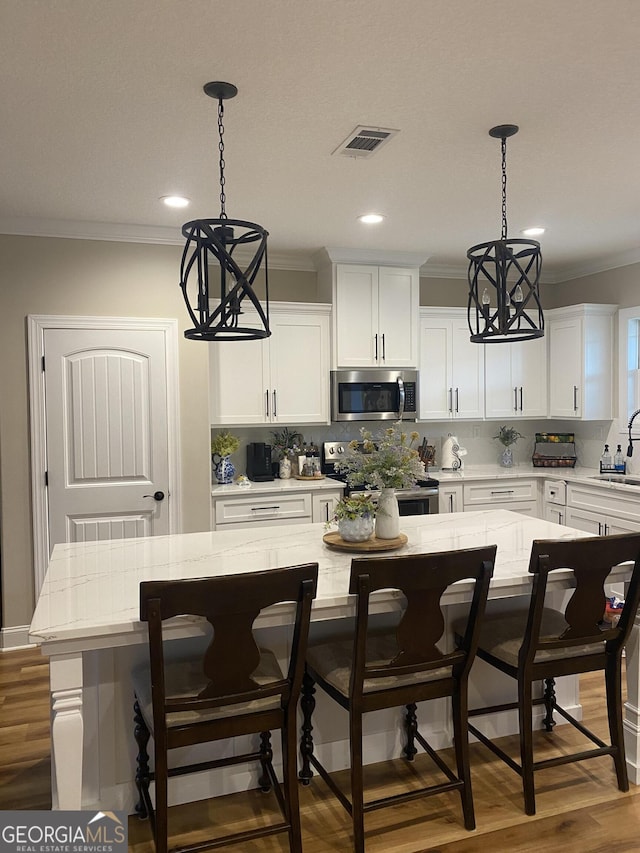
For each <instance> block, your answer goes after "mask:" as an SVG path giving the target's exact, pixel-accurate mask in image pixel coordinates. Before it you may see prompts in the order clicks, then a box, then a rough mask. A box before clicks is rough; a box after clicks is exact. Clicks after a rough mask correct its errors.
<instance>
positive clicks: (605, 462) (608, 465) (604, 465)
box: [600, 444, 613, 472]
mask: <svg viewBox="0 0 640 853" xmlns="http://www.w3.org/2000/svg"><path fill="white" fill-rule="evenodd" d="M612 470H613V463H612V460H611V453H610V452H609V445H608V444H605V446H604V451H603V453H602V456H601V457H600V471H604V472H606V471H612Z"/></svg>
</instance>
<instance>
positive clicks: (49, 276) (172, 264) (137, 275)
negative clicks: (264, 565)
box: [0, 235, 640, 627]
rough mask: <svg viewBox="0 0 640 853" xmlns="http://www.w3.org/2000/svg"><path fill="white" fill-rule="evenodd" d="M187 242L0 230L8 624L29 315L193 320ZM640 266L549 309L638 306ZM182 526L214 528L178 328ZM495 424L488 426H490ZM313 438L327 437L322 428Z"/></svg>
mask: <svg viewBox="0 0 640 853" xmlns="http://www.w3.org/2000/svg"><path fill="white" fill-rule="evenodd" d="M180 256H181V248H180V247H178V246H161V245H141V244H134V243H111V242H101V241H87V240H67V239H56V238H31V237H13V236H2V235H0V363H1V364H2V369H1V371H0V377H1V380H0V400H1V401H2V402H1V404H0V537H1V538H0V546H1V549H2V550H1V559H2V600H3V626H4V627H14V626H20V625H26V624H28V623H29V622H30V620H31V615H32V611H33V566H32V529H31V495H30V467H29V466H30V462H29V412H28V387H27V337H26V317H27V315H28V314H73V315H96V316H123V317H168V318H172V317H175V318H177V319H178V324H179V328H183V327H186V310H185V308H184V305H183V302H182V296H181V293H180V290H179V287H178V269H179V264H180ZM639 280H640V264H637V265H634V266H631V267H623V268H620V269H617V270H612V271H611V272H609V273H601V274H599V275H594V276H589V277H586V278H584V279H576V280H575V281H570V282H567V283H566V284H558V285H547V286H544V287H543V292H542V302H543V306H544V307H557V306H560V305H569V304H573V303H577V302H617V303H619V304H620V305H626V306H628V305H637V304H640V287H639V286H638V283H637V282H638V281H639ZM269 286H270V297H271V298H272V299H273V300H277V301H293V302H313V301H316V300H317V288H316V275H315V273H312V272H295V271H281V270H272V271H271V272H270V275H269ZM420 303H421V304H422V305H435V306H447V305H465V304H466V282H465V281H463V280H456V279H436V278H434V279H431V278H422V279H421V281H420ZM179 360H180V417H181V424H180V429H181V449H180V450H181V465H182V496H183V530H184V532H191V531H196V530H203V529H207V528H208V526H209V486H210V470H209V464H208V460H209V435H210V433H209V417H208V401H207V388H208V376H207V371H208V366H207V347H206V346H205V345H203V344H201V343H199V342H193V341H187V340H185V339H184V338H182V336H180V344H179ZM491 429H492V427H491V425H488V426H487V430H489V431H490V430H491ZM314 438H315V439H316V440H318V439H320V438H321V436H320V434H318V436H315V434H314Z"/></svg>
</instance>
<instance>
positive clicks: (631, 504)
mask: <svg viewBox="0 0 640 853" xmlns="http://www.w3.org/2000/svg"><path fill="white" fill-rule="evenodd" d="M566 524H567V525H568V526H569V527H575V528H576V529H578V530H585V531H587V532H588V533H592V534H593V535H594V536H610V535H612V534H615V533H635V532H637V531H638V530H640V495H625V494H622V493H621V492H620V491H613V490H612V489H599V488H591V487H590V486H585V485H582V484H581V483H576V484H575V485H574V484H573V483H569V484H568V486H567V520H566Z"/></svg>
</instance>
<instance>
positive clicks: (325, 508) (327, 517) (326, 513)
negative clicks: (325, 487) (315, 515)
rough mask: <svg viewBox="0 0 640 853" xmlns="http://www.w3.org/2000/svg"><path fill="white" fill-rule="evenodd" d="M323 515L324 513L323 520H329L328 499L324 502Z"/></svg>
mask: <svg viewBox="0 0 640 853" xmlns="http://www.w3.org/2000/svg"><path fill="white" fill-rule="evenodd" d="M324 515H325V519H324V520H325V521H329V501H327V502H326V504H325V505H324Z"/></svg>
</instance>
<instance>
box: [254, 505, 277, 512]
mask: <svg viewBox="0 0 640 853" xmlns="http://www.w3.org/2000/svg"><path fill="white" fill-rule="evenodd" d="M274 509H280V505H279V504H278V505H276V506H252V507H251V512H265V510H274Z"/></svg>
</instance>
